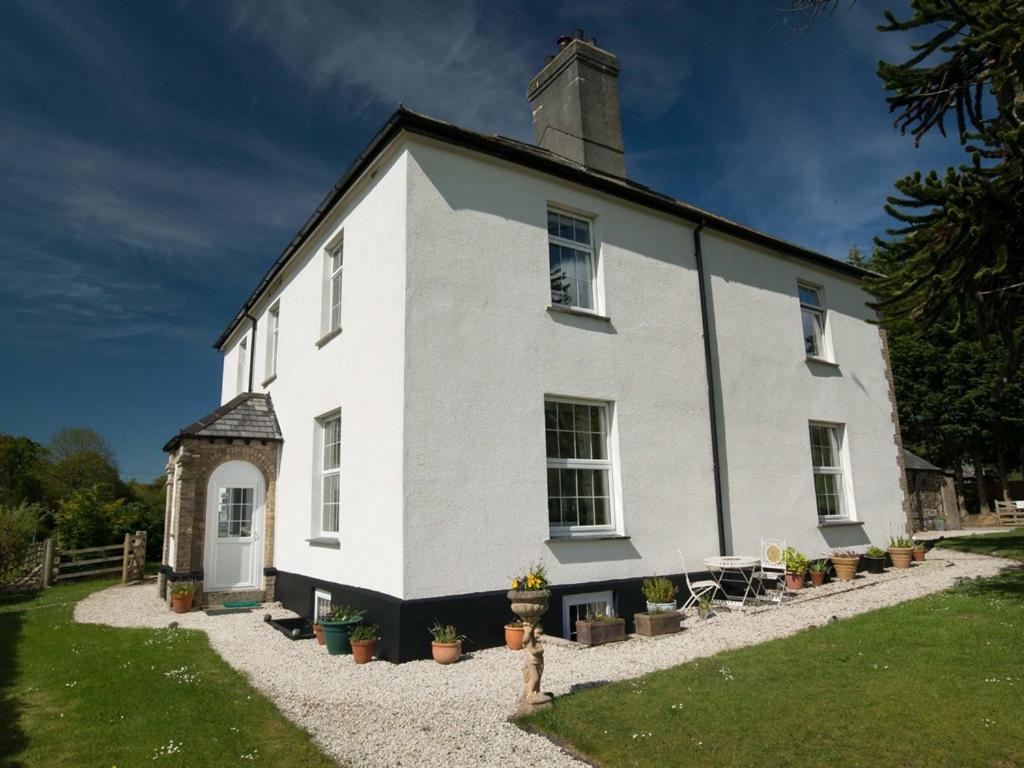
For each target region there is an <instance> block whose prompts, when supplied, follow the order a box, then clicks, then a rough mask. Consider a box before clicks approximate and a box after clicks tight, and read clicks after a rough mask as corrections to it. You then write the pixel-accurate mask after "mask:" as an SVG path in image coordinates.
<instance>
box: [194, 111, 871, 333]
mask: <svg viewBox="0 0 1024 768" xmlns="http://www.w3.org/2000/svg"><path fill="white" fill-rule="evenodd" d="M402 131H408V132H409V133H412V134H417V135H420V136H427V137H429V138H432V139H436V140H438V141H442V142H445V143H447V144H454V145H457V146H460V147H463V148H466V149H471V150H474V151H477V152H481V153H483V154H486V155H490V156H491V157H497V158H501V159H503V160H508V161H509V162H513V163H516V164H518V165H522V166H525V167H527V168H532V169H534V170H538V171H542V172H544V173H549V174H551V175H553V176H557V177H559V178H562V179H565V180H567V181H573V182H576V183H578V184H581V185H583V186H585V187H589V188H591V189H595V190H598V191H600V192H604V193H606V194H609V195H613V196H615V197H619V198H622V199H624V200H629V201H630V202H633V203H637V204H639V205H643V206H645V207H647V208H651V209H653V210H657V211H661V212H662V213H667V214H669V215H672V216H676V217H678V218H681V219H685V220H687V221H689V222H692V223H694V224H704V225H705V227H707V228H708V229H710V230H716V231H718V232H722V233H725V234H728V235H732V236H734V237H738V238H740V239H743V240H746V241H747V242H751V243H755V244H758V245H761V246H764V247H766V248H770V249H772V250H774V251H778V252H779V253H783V254H786V255H788V256H793V257H795V258H798V259H801V260H803V261H807V262H810V263H812V264H816V265H817V266H819V267H824V268H825V269H830V270H832V271H834V272H839V273H842V274H844V275H847V276H850V277H854V278H864V277H870V276H874V275H876V274H877V273H875V272H872V271H871V270H868V269H864V268H863V267H858V266H857V265H855V264H850V263H849V262H845V261H839V260H838V259H833V258H832V257H831V256H826V255H825V254H823V253H818V252H817V251H813V250H811V249H809V248H804V247H803V246H800V245H796V244H795V243H791V242H789V241H788V240H783V239H781V238H778V237H774V236H773V235H769V234H766V233H764V232H760V231H759V230H756V229H753V228H752V227H748V226H745V225H743V224H739V223H738V222H735V221H732V220H730V219H727V218H725V217H724V216H719V215H718V214H714V213H711V212H710V211H706V210H703V209H701V208H698V207H696V206H694V205H690V204H689V203H684V202H682V201H681V200H676V199H675V198H673V197H670V196H668V195H665V194H662V193H660V192H655V191H654V190H652V189H650V188H649V187H645V186H644V185H643V184H638V183H637V182H635V181H630V180H629V179H624V178H619V177H617V176H610V175H608V174H604V173H600V172H598V171H594V170H592V169H590V168H587V167H585V166H583V165H580V164H578V163H574V162H572V161H571V160H567V159H566V158H564V157H561V156H559V155H556V154H555V153H553V152H551V151H549V150H547V149H544V148H542V147H538V146H535V145H533V144H527V143H525V142H522V141H516V140H515V139H510V138H508V137H506V136H499V135H495V134H486V133H478V132H476V131H470V130H467V129H466V128H460V127H459V126H457V125H454V124H452V123H447V122H445V121H443V120H437V119H436V118H433V117H428V116H427V115H424V114H421V113H419V112H413V111H412V110H409V109H406V108H405V107H403V106H399V107H398V109H397V110H395V112H394V113H393V114H392V115H391V117H390V118H389V119H388V121H387V122H386V123H385V124H384V126H383V127H382V128H381V129H380V131H378V132H377V135H376V136H374V137H373V139H372V140H371V141H370V143H369V144H368V145H367V146H366V148H365V149H363V151H362V152H360V153H359V155H358V156H357V157H356V159H355V160H354V161H353V163H352V164H351V165H350V166H349V167H348V169H346V171H345V173H344V174H342V176H341V178H340V179H338V181H337V182H336V183H335V185H334V186H333V187H332V188H331V190H330V192H328V193H327V196H326V197H324V199H323V200H322V201H321V203H320V205H318V206H317V208H316V210H315V211H314V212H313V214H312V215H311V216H310V217H309V218H308V219H307V220H306V223H305V224H303V225H302V228H301V229H300V230H299V231H298V232H297V233H296V234H295V237H293V238H292V239H291V242H289V243H288V246H287V247H286V248H285V249H284V251H282V253H281V255H280V256H278V257H277V259H276V260H275V261H274V263H273V264H272V265H271V266H270V269H269V270H268V271H267V273H266V275H264V277H263V279H262V280H261V281H260V282H259V285H257V286H256V289H255V290H254V291H253V292H252V294H251V295H250V296H249V298H248V299H247V300H246V302H245V304H244V305H243V306H242V308H241V309H240V310H239V311H238V313H237V314H236V315H235V317H234V318H233V319H232V320H231V322H230V323H229V324H228V326H227V328H225V329H224V332H223V333H222V334H221V335H220V338H218V339H217V341H216V342H215V343H214V345H213V346H214V348H215V349H220V348H221V347H222V346H223V345H224V343H225V342H226V341H227V340H228V338H229V337H230V336H231V334H232V333H233V332H234V330H235V328H237V327H238V325H239V323H241V322H242V320H243V319H245V316H246V315H247V314H248V313H249V311H250V310H251V309H252V308H253V305H254V304H255V303H256V302H257V301H258V300H259V298H260V296H261V295H262V294H263V291H264V290H265V289H266V287H267V286H268V285H270V283H271V282H272V281H273V280H274V278H275V277H277V275H278V274H279V273H280V272H281V270H282V269H284V267H285V265H286V264H287V263H288V261H289V260H290V259H291V257H292V256H293V255H294V254H295V252H296V251H297V250H298V249H299V247H301V245H302V244H303V243H304V242H305V241H306V238H307V237H309V235H310V234H311V233H312V232H313V230H315V229H316V228H317V227H318V226H319V225H320V223H321V222H322V221H323V220H324V217H326V216H327V214H328V213H329V212H330V211H331V209H332V208H333V207H334V205H335V204H336V203H337V202H338V201H339V200H340V199H341V198H342V196H343V195H344V194H345V193H346V192H347V191H348V190H349V188H350V187H351V186H352V185H353V184H354V183H355V182H356V180H358V178H359V177H360V176H361V175H362V173H363V171H365V170H366V169H367V168H368V167H369V166H370V165H371V164H372V163H373V162H374V161H375V160H376V159H377V157H378V156H379V155H380V153H381V152H382V151H383V150H384V149H385V148H386V147H387V146H388V145H389V144H390V143H391V141H392V140H393V139H394V138H395V137H396V136H398V135H399V134H400V133H401V132H402Z"/></svg>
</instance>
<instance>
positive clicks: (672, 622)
mask: <svg viewBox="0 0 1024 768" xmlns="http://www.w3.org/2000/svg"><path fill="white" fill-rule="evenodd" d="M633 621H634V623H635V624H636V633H637V634H638V635H643V636H644V637H654V636H655V635H671V634H672V633H673V632H678V631H679V630H681V629H682V628H683V627H682V621H683V617H682V616H680V615H679V614H678V613H676V612H675V611H653V612H652V611H648V612H647V613H635V614H633Z"/></svg>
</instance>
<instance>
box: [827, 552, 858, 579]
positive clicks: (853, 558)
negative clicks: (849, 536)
mask: <svg viewBox="0 0 1024 768" xmlns="http://www.w3.org/2000/svg"><path fill="white" fill-rule="evenodd" d="M828 559H829V560H831V561H832V567H833V568H835V569H836V578H837V579H839V581H853V579H854V577H856V575H857V566H858V565H859V564H860V552H854V551H853V550H852V549H847V550H842V549H839V550H836V551H834V552H831V553H830V554H829V556H828Z"/></svg>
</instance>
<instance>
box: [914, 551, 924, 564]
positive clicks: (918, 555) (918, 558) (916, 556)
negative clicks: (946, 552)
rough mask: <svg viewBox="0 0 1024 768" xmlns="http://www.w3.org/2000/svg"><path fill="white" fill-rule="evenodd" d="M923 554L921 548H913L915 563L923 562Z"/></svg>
mask: <svg viewBox="0 0 1024 768" xmlns="http://www.w3.org/2000/svg"><path fill="white" fill-rule="evenodd" d="M924 554H925V553H924V550H923V549H915V550H914V562H915V563H923V562H924Z"/></svg>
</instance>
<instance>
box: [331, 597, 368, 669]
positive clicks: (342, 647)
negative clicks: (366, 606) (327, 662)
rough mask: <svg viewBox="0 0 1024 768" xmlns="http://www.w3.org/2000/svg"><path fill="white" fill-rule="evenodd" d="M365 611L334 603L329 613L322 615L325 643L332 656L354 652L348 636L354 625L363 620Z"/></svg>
mask: <svg viewBox="0 0 1024 768" xmlns="http://www.w3.org/2000/svg"><path fill="white" fill-rule="evenodd" d="M363 613H364V612H363V611H357V610H354V609H353V608H350V607H349V606H347V605H332V606H331V607H330V608H329V609H328V611H327V613H325V614H324V615H323V616H321V617H320V629H321V630H322V631H323V633H324V644H325V645H326V646H327V652H328V653H329V654H331V656H340V655H342V654H347V653H352V645H351V644H350V643H349V640H348V636H349V633H350V632H351V631H352V629H353V627H354V626H355V625H356V624H358V623H359V622H361V621H362V620H363Z"/></svg>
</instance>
